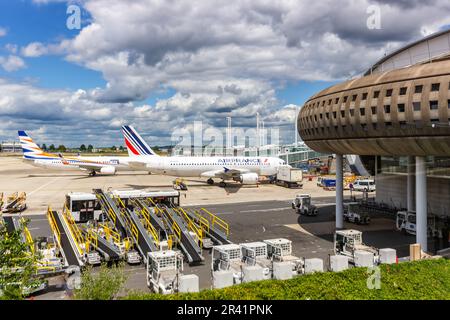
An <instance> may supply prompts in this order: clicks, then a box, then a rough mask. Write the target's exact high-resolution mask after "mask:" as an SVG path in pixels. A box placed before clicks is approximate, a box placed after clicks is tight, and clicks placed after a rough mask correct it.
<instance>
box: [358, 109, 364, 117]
mask: <svg viewBox="0 0 450 320" xmlns="http://www.w3.org/2000/svg"><path fill="white" fill-rule="evenodd" d="M359 114H360V115H362V116H364V115H366V109H364V108H359Z"/></svg>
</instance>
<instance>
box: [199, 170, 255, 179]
mask: <svg viewBox="0 0 450 320" xmlns="http://www.w3.org/2000/svg"><path fill="white" fill-rule="evenodd" d="M248 172H250V170H248V169H233V168H226V167H223V169H220V170H211V171H206V172H203V173H202V174H201V176H202V177H205V178H221V179H224V180H225V179H232V178H233V177H237V176H239V175H241V174H243V173H248Z"/></svg>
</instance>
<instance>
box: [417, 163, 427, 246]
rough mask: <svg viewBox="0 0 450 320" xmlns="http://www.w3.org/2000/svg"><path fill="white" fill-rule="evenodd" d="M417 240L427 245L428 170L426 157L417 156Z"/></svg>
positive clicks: (422, 244) (421, 244)
mask: <svg viewBox="0 0 450 320" xmlns="http://www.w3.org/2000/svg"><path fill="white" fill-rule="evenodd" d="M416 242H417V243H419V244H420V246H421V247H422V250H423V251H427V250H428V245H427V171H426V162H425V157H416Z"/></svg>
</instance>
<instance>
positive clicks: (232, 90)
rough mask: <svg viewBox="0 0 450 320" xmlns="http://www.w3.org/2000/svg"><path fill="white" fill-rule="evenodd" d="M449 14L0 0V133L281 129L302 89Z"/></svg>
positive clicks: (435, 26) (305, 3)
mask: <svg viewBox="0 0 450 320" xmlns="http://www.w3.org/2000/svg"><path fill="white" fill-rule="evenodd" d="M73 4H75V5H78V6H79V8H80V13H81V27H80V28H79V29H76V28H75V29H69V28H68V27H67V20H68V18H69V19H70V18H71V17H72V15H71V13H72V12H71V13H69V14H68V13H67V8H68V7H69V6H70V5H73ZM373 5H375V6H377V8H379V10H380V13H381V15H380V18H381V19H380V21H381V28H380V29H370V28H368V27H367V20H368V18H370V15H371V12H369V13H368V8H369V9H370V8H373V7H371V6H373ZM369 11H370V10H369ZM70 21H73V20H70ZM449 26H450V2H449V1H448V0H421V1H418V0H417V1H411V0H401V1H387V0H339V1H336V0H320V1H309V0H277V1H270V0H237V1H234V0H223V1H222V0H217V1H216V0H211V1H209V0H208V1H206V0H205V1H192V0H189V1H187V0H186V1H177V0H129V1H123V0H85V1H64V0H21V1H5V0H2V1H0V122H1V126H0V140H12V139H15V137H16V132H17V130H18V129H23V130H27V131H29V132H30V133H31V134H32V135H33V137H34V138H35V140H37V142H38V143H47V144H51V143H54V144H56V145H58V144H65V145H69V146H79V145H80V144H81V143H92V144H94V145H96V146H110V145H112V144H115V145H118V144H121V143H122V138H121V135H120V130H119V129H120V126H121V125H122V124H132V125H134V126H135V127H136V128H137V129H138V130H139V131H140V132H141V134H142V135H143V136H144V137H145V138H146V139H148V141H149V143H150V144H152V145H163V144H170V143H171V136H172V133H173V132H174V130H182V129H189V128H190V127H192V123H193V121H194V120H201V121H203V124H204V127H208V126H215V127H217V128H219V129H223V128H224V127H225V126H226V117H227V116H231V117H232V119H233V120H232V121H233V126H236V127H241V128H244V129H245V128H250V127H254V126H255V122H256V121H255V115H256V113H257V112H259V113H260V114H261V116H262V118H263V119H264V120H265V124H266V127H270V126H271V127H277V128H279V129H280V131H281V138H282V140H283V142H287V143H289V142H292V141H293V140H294V135H293V134H294V119H295V110H296V109H297V108H299V107H300V106H301V105H302V103H303V102H304V101H305V100H306V99H307V98H308V97H309V96H311V95H312V94H314V93H315V92H317V91H318V90H320V89H323V88H325V87H327V86H329V85H332V84H334V83H336V82H338V81H341V80H343V79H348V78H350V77H354V76H357V75H358V74H360V73H362V72H363V71H365V70H366V69H368V68H369V67H370V65H371V64H372V63H374V62H375V61H376V60H378V59H379V58H381V57H382V56H383V55H384V54H386V53H389V52H392V51H393V50H395V49H396V48H398V47H400V46H402V45H404V44H406V43H408V42H410V41H413V40H417V39H420V38H421V37H423V36H425V35H428V34H431V33H433V32H436V31H439V30H443V29H447V28H449Z"/></svg>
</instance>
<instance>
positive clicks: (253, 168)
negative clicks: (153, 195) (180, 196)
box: [122, 126, 285, 187]
mask: <svg viewBox="0 0 450 320" xmlns="http://www.w3.org/2000/svg"><path fill="white" fill-rule="evenodd" d="M122 133H123V135H124V138H125V143H126V146H127V149H128V154H129V157H130V159H129V161H128V165H129V166H130V167H131V168H133V169H135V170H147V171H149V172H152V173H157V174H163V175H170V176H175V177H205V178H208V180H207V182H208V184H214V180H213V178H218V179H221V182H220V186H222V187H224V186H225V180H233V181H238V182H241V183H242V184H252V185H255V184H257V183H258V179H259V176H272V175H275V174H277V173H278V168H279V167H280V166H284V165H285V162H284V160H281V159H280V158H275V157H160V156H158V155H157V154H156V153H155V152H154V151H153V150H152V149H151V148H150V147H149V146H148V144H147V143H146V142H145V141H144V139H142V137H141V136H140V135H139V133H138V132H137V131H136V130H135V129H134V128H133V127H132V126H123V127H122Z"/></svg>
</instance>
